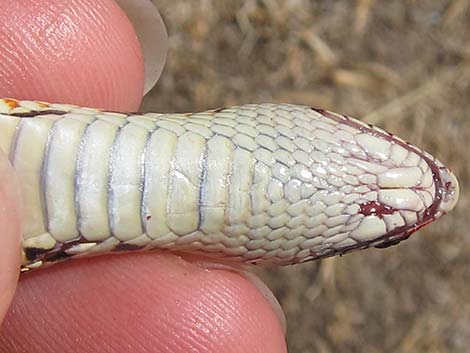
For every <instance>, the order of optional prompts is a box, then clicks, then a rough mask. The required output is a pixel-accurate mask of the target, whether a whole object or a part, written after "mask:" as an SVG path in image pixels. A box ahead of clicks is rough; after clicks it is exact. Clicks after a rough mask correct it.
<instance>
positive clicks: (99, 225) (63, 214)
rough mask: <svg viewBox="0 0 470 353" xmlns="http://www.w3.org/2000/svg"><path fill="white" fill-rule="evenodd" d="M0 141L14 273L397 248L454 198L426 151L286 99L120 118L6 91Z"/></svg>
mask: <svg viewBox="0 0 470 353" xmlns="http://www.w3.org/2000/svg"><path fill="white" fill-rule="evenodd" d="M0 149H2V150H3V151H4V152H5V153H6V154H7V155H8V156H9V159H10V161H11V163H12V165H13V167H14V169H15V170H16V173H17V176H18V179H19V181H20V185H21V191H22V198H23V205H24V234H23V264H22V271H27V270H29V269H34V268H38V267H41V266H43V265H47V264H53V263H56V262H59V261H61V260H64V259H67V258H71V257H82V256H89V255H95V254H99V253H105V252H120V251H129V250H144V249H162V250H169V251H173V252H178V253H191V254H198V255H203V256H206V257H212V258H216V259H219V260H224V261H225V260H227V261H235V262H239V263H246V264H261V265H264V264H268V265H269V264H273V265H284V264H293V263H299V262H305V261H308V260H312V259H319V258H324V257H328V256H332V255H336V254H343V253H346V252H349V251H352V250H355V249H363V248H367V247H369V246H375V247H386V246H389V245H393V244H396V243H398V242H400V241H401V240H403V239H406V238H408V237H409V235H410V234H411V233H413V232H414V231H416V230H417V229H418V228H420V227H422V226H423V225H425V224H427V223H429V222H431V221H433V220H434V219H436V218H438V217H440V216H441V215H443V214H445V213H446V212H448V211H449V210H450V209H452V208H453V207H454V205H455V203H456V201H457V198H458V183H457V180H456V178H455V176H454V175H453V174H452V172H451V171H450V170H449V169H447V168H446V167H445V166H443V165H442V163H441V162H439V161H438V160H437V159H436V158H435V157H433V156H431V155H430V154H428V153H426V152H424V151H422V150H421V149H419V148H417V147H415V146H412V145H410V144H408V143H406V142H404V141H403V140H401V139H399V138H397V137H395V136H393V135H391V134H389V133H387V132H385V131H383V130H381V129H379V128H377V127H372V126H369V125H367V124H364V123H362V122H360V121H358V120H355V119H353V118H350V117H347V116H343V115H339V114H335V113H332V112H328V111H323V110H317V109H313V108H310V107H306V106H300V105H291V104H248V105H243V106H238V107H230V108H223V109H217V110H210V111H206V112H202V113H195V114H175V113H171V114H155V113H148V114H123V113H113V112H103V111H100V110H97V109H90V108H80V107H76V106H72V105H63V104H48V103H43V102H33V101H17V100H13V99H3V100H0Z"/></svg>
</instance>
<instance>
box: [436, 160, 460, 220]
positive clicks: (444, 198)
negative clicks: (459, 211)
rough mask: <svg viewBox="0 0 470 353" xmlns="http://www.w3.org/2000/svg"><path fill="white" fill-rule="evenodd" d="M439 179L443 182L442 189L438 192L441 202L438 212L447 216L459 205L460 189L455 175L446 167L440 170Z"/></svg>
mask: <svg viewBox="0 0 470 353" xmlns="http://www.w3.org/2000/svg"><path fill="white" fill-rule="evenodd" d="M439 177H440V180H441V188H440V189H439V190H438V192H439V196H440V201H441V202H440V204H439V208H438V212H440V213H442V214H446V213H447V212H449V211H451V210H452V209H453V208H454V207H455V205H456V204H457V201H458V199H459V193H460V187H459V182H458V181H457V178H456V177H455V175H454V173H452V172H451V171H450V170H449V169H448V168H446V167H440V168H439Z"/></svg>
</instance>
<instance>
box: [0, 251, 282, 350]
mask: <svg viewBox="0 0 470 353" xmlns="http://www.w3.org/2000/svg"><path fill="white" fill-rule="evenodd" d="M43 323H47V325H44V324H43ZM58 332H60V335H58V334H57V333H58ZM91 347H92V348H91ZM15 349H16V350H17V351H26V352H29V351H36V352H38V351H39V352H84V351H90V349H91V350H93V351H97V352H101V351H107V352H110V351H112V352H130V351H132V352H136V353H138V352H175V353H177V352H220V353H224V352H235V353H236V352H266V353H268V352H285V351H286V347H285V342H284V338H283V333H282V329H281V325H280V324H279V322H278V320H277V319H276V315H275V314H274V312H273V310H272V309H271V306H270V305H269V304H268V302H267V301H266V300H265V298H264V297H263V295H262V294H261V293H260V292H259V291H258V290H257V289H256V288H255V287H254V286H253V285H252V284H251V283H250V282H249V281H248V280H247V279H246V278H244V277H243V276H241V275H239V274H237V273H234V272H229V271H224V270H216V269H214V270H208V269H203V268H201V267H199V266H196V265H194V264H191V263H189V262H187V261H184V260H182V259H180V258H179V257H176V256H171V255H161V254H157V253H154V254H129V255H121V256H108V257H101V258H96V259H93V260H80V261H71V262H69V263H64V264H62V265H59V266H57V267H52V268H51V269H50V270H48V271H47V270H45V271H37V272H36V273H31V274H30V275H28V276H25V278H24V279H23V280H22V281H21V282H20V285H19V287H18V291H17V296H16V298H15V301H14V303H13V305H12V310H11V311H10V313H9V315H7V317H6V319H5V322H4V325H3V329H2V331H1V333H0V352H1V353H5V352H12V351H15Z"/></svg>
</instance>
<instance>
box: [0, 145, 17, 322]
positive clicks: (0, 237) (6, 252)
mask: <svg viewBox="0 0 470 353" xmlns="http://www.w3.org/2000/svg"><path fill="white" fill-rule="evenodd" d="M19 213H20V211H19V194H18V188H17V185H16V183H15V178H14V172H13V168H12V167H11V166H10V165H9V163H8V161H7V159H6V157H5V155H4V154H3V153H2V151H1V150H0V323H1V322H2V319H3V317H4V315H5V312H6V311H7V309H8V307H9V305H10V302H11V299H12V298H13V294H14V292H15V288H16V283H17V280H18V274H19V269H20V254H21V246H20V241H21V232H20V229H21V226H20V224H21V222H20V215H19Z"/></svg>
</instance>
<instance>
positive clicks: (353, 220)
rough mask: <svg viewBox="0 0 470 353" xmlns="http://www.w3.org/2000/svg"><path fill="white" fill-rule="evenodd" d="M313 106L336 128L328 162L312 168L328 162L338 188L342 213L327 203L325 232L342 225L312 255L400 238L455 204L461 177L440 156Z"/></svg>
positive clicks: (390, 242) (391, 242)
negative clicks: (333, 209) (442, 161)
mask: <svg viewBox="0 0 470 353" xmlns="http://www.w3.org/2000/svg"><path fill="white" fill-rule="evenodd" d="M314 111H315V112H317V113H318V114H320V115H321V117H320V118H319V119H320V120H324V122H326V123H328V124H329V125H332V126H333V127H334V129H335V130H332V132H333V133H332V135H331V136H332V139H330V142H331V145H330V149H329V152H328V153H326V154H325V155H324V165H323V166H322V165H321V163H320V164H314V166H313V170H312V172H313V173H314V174H315V173H317V174H318V171H319V168H325V169H326V171H327V172H328V173H329V175H330V178H329V179H328V184H329V185H328V187H330V188H331V189H333V190H334V191H333V192H334V193H336V194H337V202H338V203H337V205H336V206H335V207H336V209H338V210H341V217H342V218H339V217H338V216H333V217H330V215H333V213H332V212H331V211H330V212H328V211H329V210H328V207H327V208H326V210H325V211H324V213H325V214H326V215H327V216H328V218H327V220H326V221H325V222H324V223H326V224H328V223H329V224H330V225H332V227H329V229H327V230H326V231H324V232H323V235H321V236H323V237H324V236H325V234H326V235H328V233H329V232H331V229H334V228H335V227H338V228H337V229H338V230H339V231H338V232H337V234H335V235H334V236H333V238H330V237H328V236H327V237H325V242H323V243H322V245H321V246H315V247H314V248H313V249H312V250H313V252H312V254H311V256H310V257H309V258H312V259H316V258H322V257H328V256H332V255H337V254H344V253H346V252H349V251H352V250H356V249H363V248H367V247H370V246H374V247H377V248H385V247H389V246H391V245H395V244H398V243H399V242H401V241H402V240H405V239H407V238H408V237H409V236H410V235H411V234H412V233H414V232H415V231H417V230H418V229H420V228H421V227H423V226H425V225H427V224H429V223H431V222H432V221H434V220H436V219H437V218H439V217H441V216H442V215H444V214H446V213H447V212H449V211H450V210H452V209H453V208H454V207H455V205H456V203H457V200H458V196H459V184H458V181H457V178H456V177H455V175H454V174H453V173H452V171H451V170H450V169H449V168H447V167H446V166H444V165H443V164H442V163H441V162H440V161H439V160H438V159H437V158H435V157H433V156H432V155H430V154H429V153H427V152H425V151H423V150H421V149H419V148H418V147H416V146H413V145H411V144H410V143H407V142H405V141H404V140H402V139H400V138H398V137H396V136H394V135H392V134H390V133H388V132H386V131H384V130H382V129H380V128H377V127H374V126H371V125H367V124H365V123H363V122H360V121H358V120H356V119H353V118H350V117H347V116H342V115H339V114H336V113H332V112H328V111H324V110H314ZM335 184H336V185H338V187H335ZM335 217H336V219H337V221H338V222H334V218H335ZM338 234H339V237H338ZM335 238H336V239H335ZM337 239H339V241H337ZM302 262H303V260H302Z"/></svg>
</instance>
